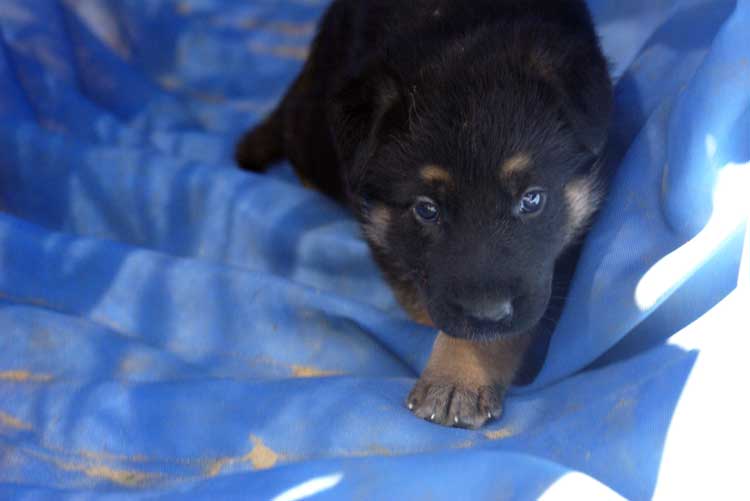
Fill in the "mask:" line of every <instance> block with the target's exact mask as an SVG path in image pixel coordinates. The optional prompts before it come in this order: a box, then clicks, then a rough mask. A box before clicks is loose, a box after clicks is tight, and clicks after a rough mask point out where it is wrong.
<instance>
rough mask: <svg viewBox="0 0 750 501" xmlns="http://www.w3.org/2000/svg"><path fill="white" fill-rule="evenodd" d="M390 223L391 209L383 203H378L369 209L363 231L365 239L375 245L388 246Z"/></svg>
mask: <svg viewBox="0 0 750 501" xmlns="http://www.w3.org/2000/svg"><path fill="white" fill-rule="evenodd" d="M390 225H391V211H390V209H389V208H388V207H386V206H385V205H378V206H375V207H373V208H372V209H371V210H370V214H369V217H368V220H367V222H366V223H365V224H364V232H365V236H367V239H368V240H369V241H370V242H372V243H373V244H374V245H376V246H377V247H380V248H381V249H384V248H386V247H387V246H388V228H389V227H390Z"/></svg>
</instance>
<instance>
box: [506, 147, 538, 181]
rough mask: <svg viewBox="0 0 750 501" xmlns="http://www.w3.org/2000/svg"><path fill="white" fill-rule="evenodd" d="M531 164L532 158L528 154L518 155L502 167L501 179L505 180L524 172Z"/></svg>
mask: <svg viewBox="0 0 750 501" xmlns="http://www.w3.org/2000/svg"><path fill="white" fill-rule="evenodd" d="M530 164H531V158H530V157H529V155H527V154H526V153H516V154H515V155H513V156H512V157H510V158H509V159H507V160H506V161H505V162H503V165H501V166H500V178H501V179H503V180H505V179H507V178H509V177H511V176H513V175H515V174H518V173H519V172H523V171H524V170H525V169H526V168H527V167H528V166H529V165H530Z"/></svg>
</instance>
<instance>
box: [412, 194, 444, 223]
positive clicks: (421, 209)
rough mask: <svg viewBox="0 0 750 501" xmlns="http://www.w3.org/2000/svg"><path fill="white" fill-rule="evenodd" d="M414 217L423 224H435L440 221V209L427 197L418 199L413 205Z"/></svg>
mask: <svg viewBox="0 0 750 501" xmlns="http://www.w3.org/2000/svg"><path fill="white" fill-rule="evenodd" d="M414 215H415V216H416V217H417V219H418V220H419V221H421V222H423V223H432V224H434V223H437V222H438V220H439V219H440V209H439V208H438V206H437V204H436V203H435V202H433V201H432V200H430V199H429V198H427V197H419V199H417V203H415V204H414Z"/></svg>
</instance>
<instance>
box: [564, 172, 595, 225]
mask: <svg viewBox="0 0 750 501" xmlns="http://www.w3.org/2000/svg"><path fill="white" fill-rule="evenodd" d="M565 201H566V203H567V205H568V235H567V239H568V240H573V239H575V238H576V237H577V236H578V235H579V234H580V233H581V231H582V230H583V229H584V228H585V227H586V226H587V225H588V223H589V220H590V219H591V216H592V215H593V214H594V212H596V209H597V208H598V207H599V204H600V202H601V190H600V188H599V186H598V182H597V178H596V176H593V175H592V176H588V177H580V178H578V179H575V180H573V181H571V182H570V183H568V185H567V186H566V187H565Z"/></svg>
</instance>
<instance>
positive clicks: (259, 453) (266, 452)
mask: <svg viewBox="0 0 750 501" xmlns="http://www.w3.org/2000/svg"><path fill="white" fill-rule="evenodd" d="M250 441H251V442H252V444H253V448H252V450H251V451H250V452H248V453H247V454H245V455H244V456H239V457H227V458H220V459H217V460H215V461H213V462H211V463H210V464H209V466H208V468H207V469H206V475H207V476H208V477H215V476H216V475H218V474H219V473H221V471H222V470H223V469H224V467H225V466H227V465H231V464H237V463H249V464H250V465H252V467H253V469H254V470H268V469H269V468H273V467H274V466H276V463H277V462H278V461H279V459H280V458H281V457H282V456H281V455H280V454H279V453H277V452H276V451H274V450H273V449H271V448H270V447H268V446H267V445H266V444H264V443H263V439H261V438H260V437H256V436H255V435H250Z"/></svg>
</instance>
